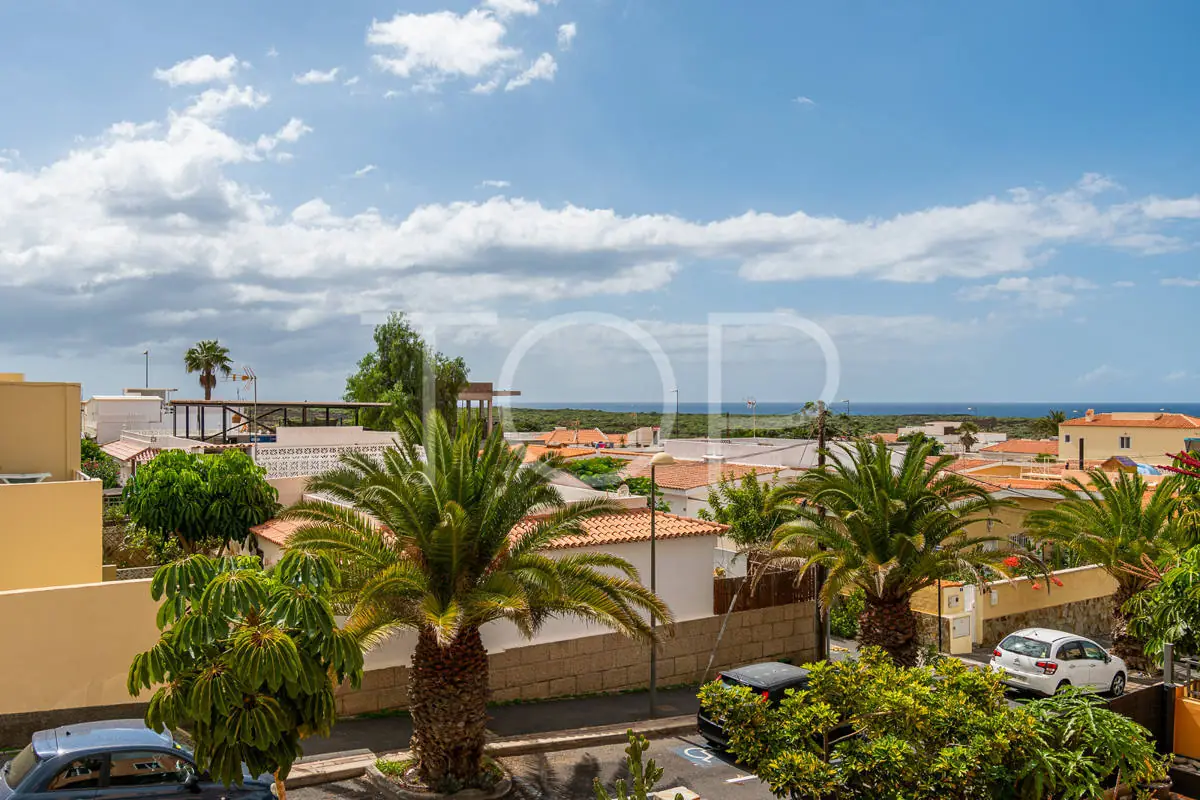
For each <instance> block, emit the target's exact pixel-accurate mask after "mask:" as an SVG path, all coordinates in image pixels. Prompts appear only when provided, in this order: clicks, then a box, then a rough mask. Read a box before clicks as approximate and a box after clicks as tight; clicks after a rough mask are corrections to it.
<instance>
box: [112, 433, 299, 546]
mask: <svg viewBox="0 0 1200 800" xmlns="http://www.w3.org/2000/svg"><path fill="white" fill-rule="evenodd" d="M266 472H267V471H266V470H265V469H264V468H262V467H259V466H257V465H255V463H254V462H253V461H252V460H251V458H250V456H248V455H246V453H244V452H243V451H241V450H237V449H230V450H226V451H225V452H223V453H221V454H220V455H198V454H195V453H187V452H184V451H183V450H166V451H164V452H162V453H159V454H158V455H157V456H155V457H154V458H153V460H151V461H150V462H149V463H147V464H145V465H143V466H142V467H141V468H139V469H138V471H137V472H136V473H135V474H134V478H133V480H131V481H129V482H128V483H127V484H126V486H125V510H126V512H127V513H128V514H129V518H130V519H131V520H132V521H133V522H134V523H135V524H137V525H139V526H141V527H143V528H145V529H146V530H147V531H149V532H150V533H152V534H155V535H158V536H162V537H168V536H172V537H175V538H177V539H178V540H179V544H180V546H181V547H182V548H183V550H184V552H186V553H197V552H201V551H204V550H210V549H211V550H216V549H218V548H221V547H224V546H225V545H226V544H227V543H229V542H231V541H232V542H237V543H238V544H241V543H242V542H244V541H246V537H247V536H249V535H250V528H252V527H253V526H255V525H261V524H262V523H264V522H266V521H267V520H269V519H270V518H271V517H273V516H274V515H275V512H276V511H277V510H278V509H279V502H278V500H279V492H278V491H277V490H276V489H275V487H274V486H272V485H271V484H269V483H267V480H266Z"/></svg>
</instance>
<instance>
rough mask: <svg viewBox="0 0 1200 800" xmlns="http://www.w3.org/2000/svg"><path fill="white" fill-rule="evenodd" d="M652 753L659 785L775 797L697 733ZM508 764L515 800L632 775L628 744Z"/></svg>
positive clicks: (575, 793) (742, 798)
mask: <svg viewBox="0 0 1200 800" xmlns="http://www.w3.org/2000/svg"><path fill="white" fill-rule="evenodd" d="M647 758H653V759H655V761H656V762H657V763H658V765H659V766H660V767H662V768H663V772H664V774H663V778H662V780H660V781H659V782H658V784H657V785H656V786H655V789H656V790H661V789H676V788H684V789H688V790H690V791H691V792H694V793H695V795H694V796H699V797H700V798H702V800H771V793H770V792H769V791H768V790H767V787H766V786H765V785H763V784H762V783H761V782H760V781H759V780H758V778H756V777H754V776H753V775H751V774H750V773H748V772H746V771H745V770H742V769H739V768H738V767H737V766H736V765H734V764H732V763H730V762H729V761H727V760H726V759H724V758H721V757H720V756H718V755H716V754H715V753H713V752H712V751H711V750H709V749H708V748H707V747H704V744H703V740H702V739H700V738H699V737H698V736H682V737H677V738H671V739H656V740H653V741H651V742H650V750H649V752H648V753H647ZM504 763H505V764H506V765H507V766H508V768H509V769H511V770H512V771H513V774H514V776H515V778H516V788H515V789H514V791H513V793H512V795H510V797H512V798H513V800H588V798H593V797H595V795H594V794H593V792H592V781H593V780H594V779H595V778H600V780H601V782H602V783H604V785H605V787H606V788H608V789H609V790H610V791H611V790H612V783H613V781H614V780H616V779H617V778H621V777H628V771H627V770H626V767H625V747H624V746H623V745H605V746H603V747H593V748H586V749H582V750H563V751H559V752H556V753H546V754H543V755H535V756H517V757H514V758H506V759H504ZM684 796H685V797H689V795H688V794H685V795H684ZM288 798H289V800H377V799H378V798H379V794H378V793H377V792H376V791H374V789H373V788H372V787H371V786H370V784H369V783H367V782H366V781H361V780H359V781H342V782H340V783H331V784H326V785H325V786H312V787H308V788H305V789H293V790H291V791H289V792H288Z"/></svg>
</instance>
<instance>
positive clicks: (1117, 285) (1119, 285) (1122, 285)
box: [1112, 281, 1137, 289]
mask: <svg viewBox="0 0 1200 800" xmlns="http://www.w3.org/2000/svg"><path fill="white" fill-rule="evenodd" d="M1112 286H1113V288H1114V289H1132V288H1133V287H1134V286H1137V284H1136V283H1134V282H1133V281H1113V284H1112Z"/></svg>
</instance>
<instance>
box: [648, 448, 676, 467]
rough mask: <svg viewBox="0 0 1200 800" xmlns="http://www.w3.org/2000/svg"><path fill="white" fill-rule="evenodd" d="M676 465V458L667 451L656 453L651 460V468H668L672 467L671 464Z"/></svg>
mask: <svg viewBox="0 0 1200 800" xmlns="http://www.w3.org/2000/svg"><path fill="white" fill-rule="evenodd" d="M674 463H675V456H673V455H671V454H670V453H668V452H666V451H663V452H661V453H655V454H654V455H653V456H651V458H650V466H652V467H666V466H670V465H671V464H674Z"/></svg>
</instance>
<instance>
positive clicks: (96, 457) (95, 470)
mask: <svg viewBox="0 0 1200 800" xmlns="http://www.w3.org/2000/svg"><path fill="white" fill-rule="evenodd" d="M79 471H80V472H82V473H83V474H85V475H87V476H88V477H89V478H96V479H98V480H100V481H101V482H102V483H103V485H104V488H105V489H115V488H117V487H118V486H119V485H120V477H121V465H120V464H118V463H117V460H116V459H115V458H113V457H112V456H110V455H109V454H108V453H106V452H104V451H103V450H101V449H100V445H98V444H96V440H95V439H89V438H88V437H86V436H85V437H83V438H82V439H80V440H79Z"/></svg>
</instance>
